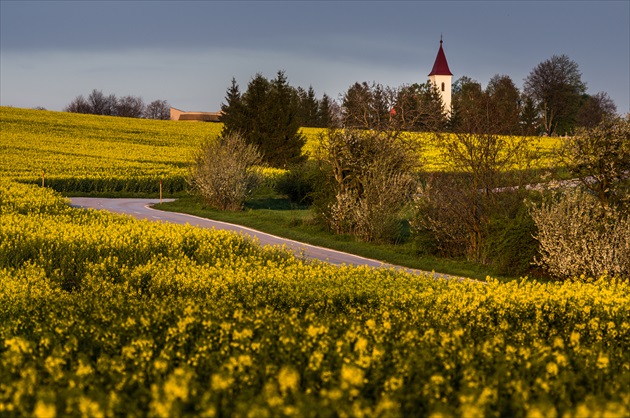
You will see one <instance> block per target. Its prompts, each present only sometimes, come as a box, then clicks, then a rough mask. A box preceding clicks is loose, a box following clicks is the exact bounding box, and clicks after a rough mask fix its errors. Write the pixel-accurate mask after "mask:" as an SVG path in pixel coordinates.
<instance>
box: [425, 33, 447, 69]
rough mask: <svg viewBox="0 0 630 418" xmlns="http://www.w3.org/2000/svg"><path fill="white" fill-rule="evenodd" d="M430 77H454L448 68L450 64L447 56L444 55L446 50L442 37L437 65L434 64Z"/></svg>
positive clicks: (436, 58)
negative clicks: (443, 46) (443, 47)
mask: <svg viewBox="0 0 630 418" xmlns="http://www.w3.org/2000/svg"><path fill="white" fill-rule="evenodd" d="M429 75H430V76H431V75H453V73H452V72H451V70H449V68H448V62H446V55H444V50H443V49H442V38H441V37H440V50H439V51H438V53H437V57H435V63H434V64H433V69H432V70H431V72H430V73H429Z"/></svg>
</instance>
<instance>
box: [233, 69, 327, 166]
mask: <svg viewBox="0 0 630 418" xmlns="http://www.w3.org/2000/svg"><path fill="white" fill-rule="evenodd" d="M225 100H226V103H224V104H222V105H221V111H222V115H221V122H223V131H222V135H223V136H226V135H228V134H232V133H238V134H240V135H242V136H243V137H244V138H245V139H246V140H247V142H249V143H251V144H254V145H256V146H257V147H258V149H259V150H260V152H261V153H262V155H263V159H264V161H265V162H266V163H267V164H269V165H271V166H272V167H279V168H286V167H290V166H293V165H295V164H298V163H300V162H302V161H304V160H305V159H306V156H304V155H303V154H302V147H303V146H304V144H305V142H306V138H305V137H304V135H303V134H302V133H301V131H300V128H301V127H302V126H315V127H319V126H322V127H325V126H328V125H329V124H330V121H331V119H332V117H331V116H330V115H331V112H332V100H331V99H330V98H329V97H328V96H326V95H324V97H323V98H322V100H321V101H319V100H317V98H316V96H315V91H314V90H313V88H312V87H309V89H308V91H307V90H304V89H302V88H301V87H298V88H294V87H292V86H290V85H289V83H288V80H287V77H286V76H285V74H284V71H278V73H277V75H276V78H274V79H273V80H268V79H267V78H265V77H264V76H263V75H262V74H260V73H259V74H256V76H255V77H254V78H252V80H251V81H250V82H249V84H248V86H247V91H245V92H244V93H242V94H241V92H240V89H239V86H238V84H237V83H236V80H235V79H232V85H231V86H230V87H229V88H228V90H227V94H226V97H225Z"/></svg>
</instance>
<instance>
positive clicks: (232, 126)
mask: <svg viewBox="0 0 630 418" xmlns="http://www.w3.org/2000/svg"><path fill="white" fill-rule="evenodd" d="M225 100H226V103H222V104H221V112H222V114H221V118H220V120H221V122H223V130H222V131H221V136H223V137H225V136H227V135H228V134H231V133H244V131H245V123H244V116H245V115H244V113H243V110H244V108H243V102H242V98H241V92H240V90H239V87H238V84H237V83H236V79H235V78H234V77H232V85H231V86H230V88H228V91H227V93H226V96H225Z"/></svg>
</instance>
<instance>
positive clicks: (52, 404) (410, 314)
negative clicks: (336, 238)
mask: <svg viewBox="0 0 630 418" xmlns="http://www.w3.org/2000/svg"><path fill="white" fill-rule="evenodd" d="M29 202H30V203H29ZM0 225H1V226H2V227H1V228H0V388H1V390H0V415H2V416H53V415H55V414H56V415H84V416H85V415H87V416H114V415H150V416H182V415H200V416H218V415H222V416H230V415H237V416H243V415H254V416H261V415H266V416H285V415H286V416H300V417H302V416H315V415H329V416H334V415H338V416H388V417H389V416H424V415H431V414H435V415H438V414H443V415H457V416H496V415H516V416H524V415H528V414H529V415H532V416H535V415H543V416H550V415H564V414H566V415H567V416H592V415H595V414H602V415H605V414H607V415H611V416H627V415H628V414H629V413H630V367H629V366H628V365H629V364H630V350H628V347H629V346H630V320H629V318H630V284H629V283H628V282H621V281H618V280H612V279H608V278H605V279H602V280H597V281H593V282H590V283H583V282H578V283H547V284H543V283H537V282H535V281H529V280H521V281H515V282H511V283H508V284H501V283H499V282H497V281H494V280H491V279H489V280H488V282H487V283H477V282H472V281H471V282H458V281H446V280H434V279H431V278H428V277H423V276H415V275H410V274H405V273H402V272H397V271H394V270H384V269H381V270H378V269H376V270H375V269H368V268H356V267H336V266H333V265H329V264H325V263H318V262H306V261H303V260H300V259H297V258H295V257H293V256H292V255H291V254H290V253H288V252H287V251H284V250H283V249H281V248H262V247H260V246H259V245H257V244H256V243H255V242H253V241H251V240H250V239H248V238H246V237H243V236H238V235H234V234H229V233H226V232H220V231H212V230H201V229H196V228H192V227H189V226H177V225H167V224H161V223H151V222H147V221H137V220H134V219H132V218H130V217H126V216H117V215H112V214H108V213H102V212H98V211H93V210H79V209H72V208H70V207H68V206H66V205H65V200H64V198H63V197H61V196H59V195H58V194H56V193H53V192H51V191H50V190H46V189H41V188H36V187H31V186H26V185H19V184H11V183H8V184H7V183H2V184H0Z"/></svg>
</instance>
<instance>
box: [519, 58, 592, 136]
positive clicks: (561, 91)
mask: <svg viewBox="0 0 630 418" xmlns="http://www.w3.org/2000/svg"><path fill="white" fill-rule="evenodd" d="M523 88H524V91H525V93H526V94H527V95H528V96H529V97H531V98H532V99H533V100H534V101H535V103H536V105H537V106H538V110H539V113H540V119H541V122H542V125H543V127H544V130H545V132H546V133H547V134H548V135H552V134H558V135H564V134H566V133H571V131H572V130H573V128H574V127H575V121H576V117H577V112H578V109H579V106H580V101H581V97H582V95H583V94H584V93H585V92H586V83H584V82H583V81H582V73H581V72H580V70H579V67H578V65H577V63H576V62H575V61H573V60H571V59H570V58H569V57H568V56H566V55H554V56H552V57H551V58H550V59H548V60H546V61H543V62H541V63H540V64H538V65H537V66H536V67H535V68H534V69H533V70H532V71H531V72H530V73H529V75H528V76H527V77H526V78H525V83H524V85H523Z"/></svg>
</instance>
